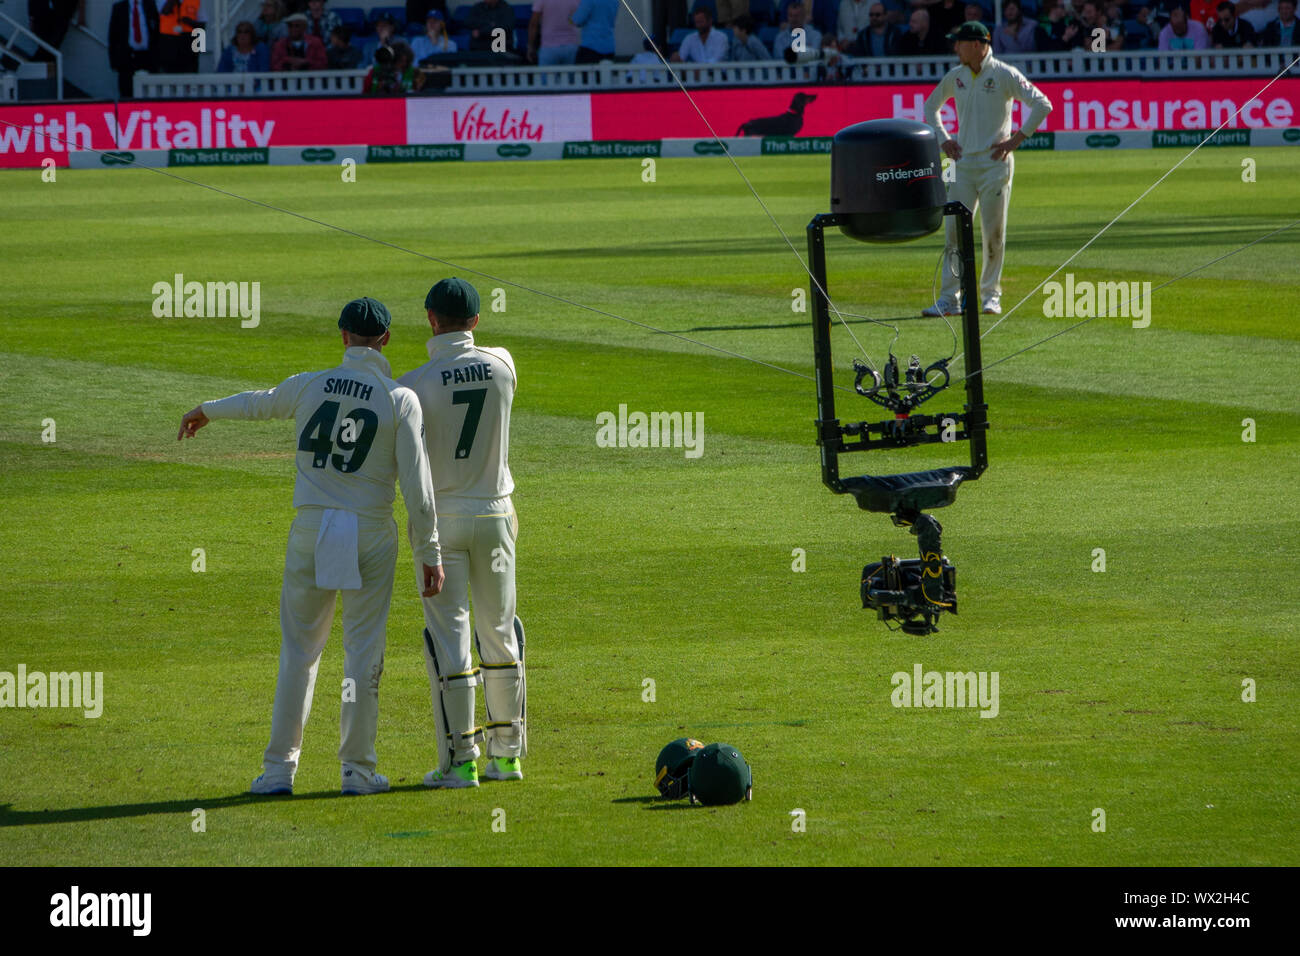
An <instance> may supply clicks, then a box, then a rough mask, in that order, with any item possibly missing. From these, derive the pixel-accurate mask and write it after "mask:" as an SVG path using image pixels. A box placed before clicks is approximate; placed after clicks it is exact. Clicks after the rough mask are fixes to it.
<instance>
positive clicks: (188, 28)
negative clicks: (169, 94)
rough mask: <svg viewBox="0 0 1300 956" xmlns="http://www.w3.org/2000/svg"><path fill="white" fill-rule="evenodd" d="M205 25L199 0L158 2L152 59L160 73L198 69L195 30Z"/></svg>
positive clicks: (186, 71)
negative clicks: (155, 43) (155, 41)
mask: <svg viewBox="0 0 1300 956" xmlns="http://www.w3.org/2000/svg"><path fill="white" fill-rule="evenodd" d="M206 25H207V21H206V18H205V17H204V16H203V4H202V3H200V2H199V0H165V2H160V3H159V4H158V45H157V47H156V48H155V50H156V57H155V62H156V65H157V67H158V72H159V73H197V72H199V55H198V53H197V52H196V51H195V50H194V36H193V34H194V31H195V30H196V29H197V28H199V27H203V26H206Z"/></svg>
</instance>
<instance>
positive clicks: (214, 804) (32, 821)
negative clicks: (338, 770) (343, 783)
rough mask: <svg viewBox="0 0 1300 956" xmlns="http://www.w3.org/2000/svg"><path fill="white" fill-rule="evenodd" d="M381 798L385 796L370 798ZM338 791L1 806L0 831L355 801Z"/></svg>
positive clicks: (415, 788)
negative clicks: (43, 806)
mask: <svg viewBox="0 0 1300 956" xmlns="http://www.w3.org/2000/svg"><path fill="white" fill-rule="evenodd" d="M426 789H427V788H426V787H425V786H424V785H423V784H418V783H413V784H407V785H405V786H400V787H393V788H391V789H390V790H389V791H388V792H389V793H401V792H403V791H410V792H414V793H423V792H424V791H425V790H426ZM369 796H375V797H381V796H383V794H369ZM351 797H352V795H347V796H345V795H344V794H342V793H340V792H339V791H338V790H318V791H316V792H315V793H295V794H293V795H287V794H286V795H280V796H263V795H261V794H253V793H236V794H231V795H229V796H225V797H195V798H193V799H191V800H159V801H156V802H153V803H119V804H116V805H110V806H103V807H69V808H68V809H66V810H15V809H14V807H13V804H11V803H0V828H3V827H27V826H42V825H45V824H50V823H84V822H86V821H89V820H118V819H122V818H124V817H147V816H153V815H154V814H164V813H189V812H190V811H191V810H197V809H203V810H224V809H228V808H230V807H242V806H246V805H248V804H254V803H297V802H299V801H302V800H339V799H351Z"/></svg>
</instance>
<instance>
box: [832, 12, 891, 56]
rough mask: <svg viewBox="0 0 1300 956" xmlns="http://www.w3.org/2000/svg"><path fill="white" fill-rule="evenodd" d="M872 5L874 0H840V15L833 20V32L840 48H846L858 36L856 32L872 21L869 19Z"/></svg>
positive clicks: (859, 31) (869, 24)
mask: <svg viewBox="0 0 1300 956" xmlns="http://www.w3.org/2000/svg"><path fill="white" fill-rule="evenodd" d="M874 6H875V3H874V0H840V15H839V17H838V18H836V20H835V34H836V39H837V40H838V41H839V48H840V49H841V50H847V49H848V48H849V46H850V45H851V44H852V43H853V42H854V41H855V40H856V39H857V38H858V34H859V33H861V32H862V31H863V30H865V29H866V28H867V27H869V26H871V24H872V23H873V22H874V21H872V19H871V11H872V9H873V7H874ZM882 9H883V6H882ZM881 19H884V18H883V17H882V18H881Z"/></svg>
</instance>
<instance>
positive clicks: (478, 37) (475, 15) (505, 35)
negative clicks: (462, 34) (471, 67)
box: [465, 0, 515, 53]
mask: <svg viewBox="0 0 1300 956" xmlns="http://www.w3.org/2000/svg"><path fill="white" fill-rule="evenodd" d="M465 25H466V26H467V27H469V37H470V40H469V48H470V49H471V50H479V51H485V52H489V53H513V52H514V50H515V8H514V7H512V6H510V4H508V3H502V2H501V0H478V3H476V4H474V6H472V7H470V11H469V17H468V18H466V21H465ZM497 30H501V31H502V33H500V34H498V33H497V32H496V31H497ZM497 38H500V39H501V40H502V41H504V44H505V47H504V49H503V48H502V45H501V44H500V43H496V44H495V45H494V42H493V41H494V40H495V39H497Z"/></svg>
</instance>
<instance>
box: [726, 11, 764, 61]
mask: <svg viewBox="0 0 1300 956" xmlns="http://www.w3.org/2000/svg"><path fill="white" fill-rule="evenodd" d="M731 33H732V37H731V52H730V54H729V55H728V57H727V58H728V59H730V60H734V61H736V62H738V63H744V62H760V63H761V62H764V61H766V60H770V59H772V51H771V50H769V49H768V48H767V47H766V46H764V45H763V41H762V40H760V39H759V38H758V37H756V36H754V18H753V17H751V16H750V15H749V14H748V13H742V14H741V15H740V16H738V17H736V19H734V20H732V21H731Z"/></svg>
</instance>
